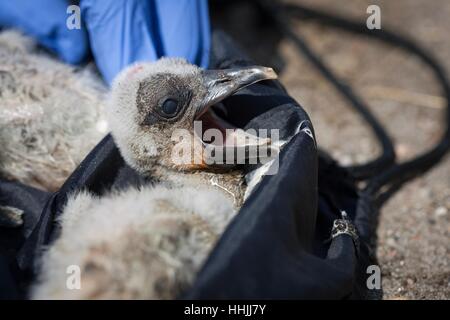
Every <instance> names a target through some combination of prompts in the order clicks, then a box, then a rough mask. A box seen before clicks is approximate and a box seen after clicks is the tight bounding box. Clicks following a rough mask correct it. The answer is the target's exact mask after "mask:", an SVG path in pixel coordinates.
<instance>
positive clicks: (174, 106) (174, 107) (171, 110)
mask: <svg viewBox="0 0 450 320" xmlns="http://www.w3.org/2000/svg"><path fill="white" fill-rule="evenodd" d="M161 109H162V112H163V114H165V115H167V116H174V115H176V113H177V111H178V101H177V100H175V99H167V100H166V101H164V102H163V104H162V106H161Z"/></svg>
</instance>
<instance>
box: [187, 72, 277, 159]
mask: <svg viewBox="0 0 450 320" xmlns="http://www.w3.org/2000/svg"><path fill="white" fill-rule="evenodd" d="M276 78H277V75H276V73H275V72H274V71H273V69H272V68H267V67H261V66H250V67H242V68H232V69H224V70H205V71H203V84H204V86H205V88H206V89H207V94H206V96H205V97H204V99H203V101H202V102H201V103H200V105H199V106H198V107H197V110H196V116H195V119H196V120H197V121H201V122H202V130H203V131H205V130H207V129H210V128H214V129H218V130H220V131H221V132H222V133H223V136H224V138H223V139H222V141H221V143H220V144H217V141H212V142H211V143H209V142H208V141H204V140H202V141H203V144H204V145H205V146H206V145H208V147H211V146H213V145H214V148H216V149H219V148H221V149H222V151H224V154H225V153H226V152H227V151H226V150H227V149H228V150H229V149H234V150H235V151H236V149H238V150H239V149H244V150H247V149H248V148H251V147H257V148H259V149H261V148H270V144H271V142H270V139H268V138H259V137H257V136H255V135H252V134H249V133H247V132H246V131H244V130H242V129H239V128H236V127H233V125H231V124H230V123H228V122H227V121H226V120H225V119H222V118H220V117H219V116H218V115H217V114H215V112H214V111H213V110H212V109H211V106H213V105H215V104H217V103H219V102H221V101H222V100H223V99H225V98H226V97H228V96H230V95H232V94H233V93H235V92H236V91H239V90H240V89H242V88H245V87H246V86H249V85H251V84H253V83H256V82H258V81H262V80H269V79H276ZM242 107H243V108H245V106H242ZM196 134H197V135H200V137H203V132H196ZM235 154H245V157H246V158H247V159H249V158H252V156H250V155H249V153H248V152H241V153H239V152H236V153H235ZM204 160H205V162H209V159H204ZM236 160H237V159H236Z"/></svg>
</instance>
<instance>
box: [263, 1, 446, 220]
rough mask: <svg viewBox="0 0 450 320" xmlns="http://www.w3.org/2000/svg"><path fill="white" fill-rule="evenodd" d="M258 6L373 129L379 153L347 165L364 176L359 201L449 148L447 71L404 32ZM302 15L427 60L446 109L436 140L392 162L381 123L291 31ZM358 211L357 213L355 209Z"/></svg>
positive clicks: (290, 7)
mask: <svg viewBox="0 0 450 320" xmlns="http://www.w3.org/2000/svg"><path fill="white" fill-rule="evenodd" d="M258 4H259V6H260V8H261V9H262V10H263V11H264V12H265V14H266V15H268V16H270V17H272V18H273V20H274V21H275V22H276V24H277V25H278V27H279V28H280V30H281V32H282V33H283V34H284V35H285V36H286V37H288V38H290V39H291V40H292V41H293V42H294V44H295V45H296V46H297V48H298V49H299V50H300V51H301V53H302V54H303V55H305V56H306V57H307V58H308V59H309V60H310V61H311V62H312V63H313V64H314V65H315V66H316V67H317V68H318V69H319V71H320V72H321V73H322V74H323V76H324V77H325V78H326V79H327V80H329V81H330V82H331V83H332V84H333V85H334V86H335V87H336V88H337V90H339V92H341V94H342V95H343V96H344V97H346V98H347V100H348V101H349V102H351V104H352V105H353V107H354V108H355V110H357V111H358V112H359V113H360V114H361V115H362V117H363V118H364V119H365V120H366V121H367V123H368V124H369V125H370V126H371V128H372V130H373V131H374V133H375V135H376V137H377V139H378V140H379V142H380V144H381V146H382V148H383V152H382V154H381V156H380V157H379V158H377V159H375V160H373V161H371V162H369V163H367V164H364V165H360V166H353V167H349V168H348V169H349V171H350V172H351V173H352V174H353V175H354V176H355V178H357V179H361V180H366V181H367V184H366V187H365V188H364V189H363V190H362V193H361V201H363V202H364V201H375V200H376V199H377V197H378V196H379V193H380V190H381V189H382V188H383V187H385V186H388V185H395V187H396V188H398V186H400V185H401V184H403V183H404V182H406V181H408V180H410V179H412V178H414V177H417V176H418V175H420V174H422V173H424V172H425V171H427V170H428V169H430V168H431V167H432V166H434V165H435V164H436V163H438V162H439V161H440V160H441V159H442V157H444V155H445V154H446V153H447V152H448V151H449V149H450V86H449V82H448V79H447V76H446V73H445V71H444V69H443V68H442V66H441V65H440V64H439V63H438V62H437V61H436V60H435V58H434V57H433V56H432V55H431V54H430V53H429V52H427V51H425V50H424V49H422V48H421V47H420V46H418V45H417V44H416V43H414V42H413V41H412V40H409V39H406V38H405V37H403V36H399V35H397V34H395V33H394V32H392V31H389V30H386V28H383V29H376V30H369V29H368V28H367V27H366V24H365V23H361V22H357V21H351V20H347V19H344V18H340V17H338V16H335V15H331V14H329V13H325V12H321V11H317V10H313V9H310V8H306V7H303V6H300V5H292V4H286V5H281V4H278V3H274V2H271V1H265V0H260V1H259V2H258ZM291 17H295V18H302V19H313V20H317V21H320V22H321V23H323V24H325V25H329V26H333V27H336V28H339V29H343V30H346V31H349V32H353V33H356V34H361V35H365V36H368V37H371V38H374V39H377V40H381V41H383V42H387V43H389V44H391V45H395V46H397V47H399V48H401V49H403V50H405V51H406V52H409V53H412V54H415V55H416V56H417V57H419V58H420V59H421V60H422V61H423V62H424V63H425V64H427V65H428V66H429V67H430V68H431V70H432V71H433V73H434V75H435V77H436V79H437V80H438V81H439V82H440V84H441V86H442V90H443V94H444V96H445V98H446V101H447V102H446V110H445V113H446V115H445V117H444V119H445V125H446V130H445V132H444V134H443V136H442V137H441V139H440V140H439V142H438V143H436V144H435V145H434V146H433V147H432V148H430V149H429V150H428V151H426V152H424V153H422V154H420V155H418V156H416V157H415V158H413V159H411V160H408V161H406V162H403V163H399V164H397V163H394V161H395V153H394V148H393V144H392V141H391V139H390V138H389V136H388V134H387V133H386V132H385V130H384V129H383V126H382V125H381V124H380V123H379V122H378V120H377V119H376V118H375V117H374V116H373V115H372V114H371V112H370V111H369V109H368V108H367V106H366V105H365V104H364V103H363V102H362V100H361V99H360V98H359V97H358V96H356V95H355V94H354V93H353V91H352V90H351V89H350V87H348V86H347V85H346V84H344V83H343V82H342V81H341V80H339V79H338V78H337V77H336V76H335V75H334V74H333V73H332V72H331V71H330V69H329V68H328V67H327V66H326V65H325V63H324V62H323V61H322V60H321V58H320V57H319V56H318V55H317V54H316V53H314V52H313V51H312V50H311V49H310V48H309V47H308V46H307V44H306V43H305V41H304V40H303V39H301V38H300V37H299V36H298V35H297V34H295V33H294V32H293V31H292V28H291V26H290V23H289V18H291ZM387 198H388V196H386V194H384V195H382V200H383V202H384V201H385V200H386V199H387ZM358 207H359V208H366V207H367V205H366V204H364V203H362V204H360V205H359V206H358ZM357 215H358V213H357Z"/></svg>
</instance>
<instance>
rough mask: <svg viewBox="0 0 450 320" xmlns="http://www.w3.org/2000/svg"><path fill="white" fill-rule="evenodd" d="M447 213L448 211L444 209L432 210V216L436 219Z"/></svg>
mask: <svg viewBox="0 0 450 320" xmlns="http://www.w3.org/2000/svg"><path fill="white" fill-rule="evenodd" d="M447 213H448V210H447V208H446V207H442V206H441V207H437V208H436V210H434V215H435V216H436V217H442V216H445V215H446V214H447Z"/></svg>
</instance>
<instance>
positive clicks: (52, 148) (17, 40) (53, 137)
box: [0, 31, 107, 190]
mask: <svg viewBox="0 0 450 320" xmlns="http://www.w3.org/2000/svg"><path fill="white" fill-rule="evenodd" d="M106 94H107V90H106V88H105V87H104V85H103V83H102V81H101V79H100V78H99V77H98V76H97V74H96V72H95V70H94V68H93V66H91V65H89V66H86V67H83V68H75V67H73V66H69V65H66V64H63V63H62V62H59V61H58V60H57V59H56V58H54V57H52V56H50V55H49V54H47V53H44V52H41V51H39V50H38V48H37V47H36V45H35V43H34V42H33V41H32V40H31V39H30V38H28V37H25V36H23V35H21V34H20V33H18V32H15V31H4V32H0V145H1V151H0V176H2V177H6V178H8V179H13V180H18V181H20V182H22V183H25V184H28V185H33V186H35V187H39V188H43V189H46V190H55V189H58V187H59V186H60V185H61V184H62V183H63V182H64V181H65V180H66V178H67V177H68V175H70V174H71V173H72V171H73V170H74V169H75V168H76V166H77V165H78V164H79V163H80V162H81V161H82V160H83V159H84V157H85V156H86V155H87V153H88V152H89V151H90V150H91V149H92V148H93V147H94V146H95V145H96V144H97V143H98V142H99V141H100V139H101V138H102V137H103V136H104V135H105V134H106V128H105V126H106V121H105V120H104V119H103V118H102V113H103V109H104V101H106Z"/></svg>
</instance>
